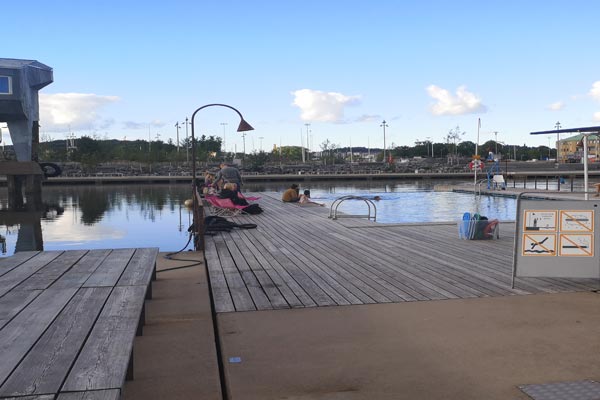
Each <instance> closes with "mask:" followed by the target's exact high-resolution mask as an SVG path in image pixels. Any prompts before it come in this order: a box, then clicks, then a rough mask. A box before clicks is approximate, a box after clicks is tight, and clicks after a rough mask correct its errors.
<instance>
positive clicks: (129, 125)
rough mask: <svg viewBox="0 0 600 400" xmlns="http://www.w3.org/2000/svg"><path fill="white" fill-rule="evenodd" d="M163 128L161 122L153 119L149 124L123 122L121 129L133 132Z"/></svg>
mask: <svg viewBox="0 0 600 400" xmlns="http://www.w3.org/2000/svg"><path fill="white" fill-rule="evenodd" d="M163 126H165V123H164V122H163V121H160V120H158V119H155V120H153V121H150V122H135V121H125V122H123V128H125V129H131V130H135V129H148V127H153V128H162V127H163Z"/></svg>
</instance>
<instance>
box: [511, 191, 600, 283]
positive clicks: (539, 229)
mask: <svg viewBox="0 0 600 400" xmlns="http://www.w3.org/2000/svg"><path fill="white" fill-rule="evenodd" d="M517 209H518V210H519V211H518V212H517V214H518V215H517V221H516V237H515V254H514V260H513V268H514V269H513V277H514V276H522V277H557V278H558V277H560V278H599V279H600V260H599V258H598V257H597V254H598V251H597V250H596V246H597V243H598V242H599V241H598V240H597V237H596V235H599V234H600V227H598V226H596V224H597V220H598V218H595V213H596V210H599V209H600V201H587V200H564V201H563V200H560V201H558V200H535V199H521V198H519V199H518V205H517Z"/></svg>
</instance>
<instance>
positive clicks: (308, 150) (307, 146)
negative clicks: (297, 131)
mask: <svg viewBox="0 0 600 400" xmlns="http://www.w3.org/2000/svg"><path fill="white" fill-rule="evenodd" d="M304 126H306V161H307V162H308V159H309V156H310V148H309V144H308V133H309V128H310V123H306V124H304ZM302 151H304V149H302ZM303 158H304V157H303Z"/></svg>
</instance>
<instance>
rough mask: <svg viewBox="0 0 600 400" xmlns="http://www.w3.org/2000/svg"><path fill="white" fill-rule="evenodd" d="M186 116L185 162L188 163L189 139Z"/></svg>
mask: <svg viewBox="0 0 600 400" xmlns="http://www.w3.org/2000/svg"><path fill="white" fill-rule="evenodd" d="M189 124H190V123H189V120H188V117H185V162H186V163H187V164H189V163H190V139H189V136H188V125H189Z"/></svg>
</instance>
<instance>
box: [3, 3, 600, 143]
mask: <svg viewBox="0 0 600 400" xmlns="http://www.w3.org/2000/svg"><path fill="white" fill-rule="evenodd" d="M28 4H31V5H28V6H27V7H24V6H23V5H21V3H19V2H7V3H6V4H3V9H2V15H3V22H2V25H1V29H2V38H3V39H2V42H1V44H0V49H1V51H0V57H3V58H19V59H33V60H38V61H40V62H42V63H44V64H46V65H48V66H50V67H52V68H53V69H54V83H52V84H51V85H49V86H47V87H46V88H44V89H43V90H42V91H41V92H40V113H41V117H40V118H41V121H40V124H41V126H42V135H44V138H52V139H64V138H65V137H66V136H67V134H68V132H69V129H70V130H71V131H72V132H74V133H75V134H76V135H77V136H81V135H88V136H94V135H95V136H97V137H101V138H104V137H108V138H118V139H123V138H127V139H145V140H147V139H148V137H149V136H150V137H151V138H152V140H156V138H157V136H158V135H159V136H158V137H159V138H160V140H163V141H167V140H168V139H169V138H170V139H172V140H175V139H176V134H177V131H176V128H175V126H174V125H175V124H176V123H177V122H179V123H181V124H182V126H183V121H184V120H185V118H186V117H188V118H189V117H191V115H192V113H193V112H194V110H195V109H196V108H198V107H200V106H203V105H205V104H210V103H225V104H229V105H231V106H233V107H235V108H237V109H238V110H239V111H240V112H241V113H242V114H243V115H244V117H245V118H246V120H247V121H248V122H250V124H252V125H253V126H254V128H255V131H253V132H250V133H249V134H248V135H247V136H246V151H247V152H251V151H252V150H259V149H260V148H261V145H262V148H263V149H264V150H269V149H271V148H272V146H273V145H275V144H276V145H279V144H283V145H300V141H301V137H303V138H304V139H303V140H304V141H306V136H307V129H308V130H309V132H308V137H309V139H310V142H309V144H310V147H311V149H313V150H317V149H319V147H320V144H321V143H322V142H324V141H325V140H326V139H328V140H329V141H330V142H332V143H334V144H336V145H339V146H349V145H353V146H357V145H360V146H370V147H382V146H383V131H382V128H381V127H380V125H381V121H382V120H384V119H385V120H386V121H387V123H388V126H389V127H388V128H387V129H386V144H387V145H388V146H390V145H392V144H394V145H413V144H414V142H415V141H416V140H425V139H426V138H431V140H433V141H434V142H443V141H444V137H445V136H446V134H447V133H448V131H449V130H450V129H453V128H455V127H456V126H457V125H458V126H460V128H461V130H462V131H464V132H466V133H465V135H464V137H463V139H464V140H471V141H476V139H477V121H478V119H479V118H480V119H481V130H480V134H479V137H480V139H479V141H480V143H483V142H485V141H487V140H492V139H494V137H495V136H496V134H494V133H493V132H498V133H497V138H498V141H501V142H504V143H507V144H523V143H527V144H528V145H538V144H543V145H548V143H549V142H548V138H547V137H545V136H544V137H540V136H535V137H534V136H530V135H529V132H531V131H539V130H549V129H553V128H554V125H555V123H556V122H557V121H560V123H561V125H562V127H563V128H575V127H581V126H596V125H600V52H598V38H599V37H600V34H599V33H598V28H597V16H598V15H600V3H599V2H595V1H590V0H588V1H579V0H574V1H569V2H565V1H545V2H527V1H510V0H508V1H501V2H500V1H490V2H481V1H454V2H449V1H382V0H374V1H371V2H365V1H354V0H345V1H341V0H340V1H338V0H332V1H325V0H320V1H312V0H308V1H302V2H300V1H265V0H256V1H212V2H208V1H177V0H173V1H170V2H164V1H161V2H158V1H144V2H141V1H139V2H138V1H135V2H134V1H127V0H120V1H113V0H108V1H102V2H87V1H64V0H62V1H61V0H55V1H47V0H46V1H38V0H33V1H31V2H29V3H28ZM26 10H27V11H26ZM238 122H239V119H238V117H237V115H236V114H235V113H234V112H232V111H231V110H229V109H226V108H221V107H211V108H207V109H204V110H202V111H200V112H199V113H198V114H197V115H196V118H195V130H196V134H197V135H198V134H199V133H200V134H209V135H218V136H223V134H225V145H226V147H227V150H229V151H232V150H235V149H237V151H241V150H242V146H243V144H242V143H243V142H242V138H241V136H240V134H239V133H237V132H235V128H236V127H237V124H238ZM222 123H226V124H227V125H222ZM305 124H310V126H309V127H307V126H306V125H305ZM0 126H2V124H0ZM179 135H180V138H183V137H185V127H183V128H182V129H180V131H179ZM301 135H302V136H301ZM554 139H555V137H552V139H551V140H552V146H554Z"/></svg>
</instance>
